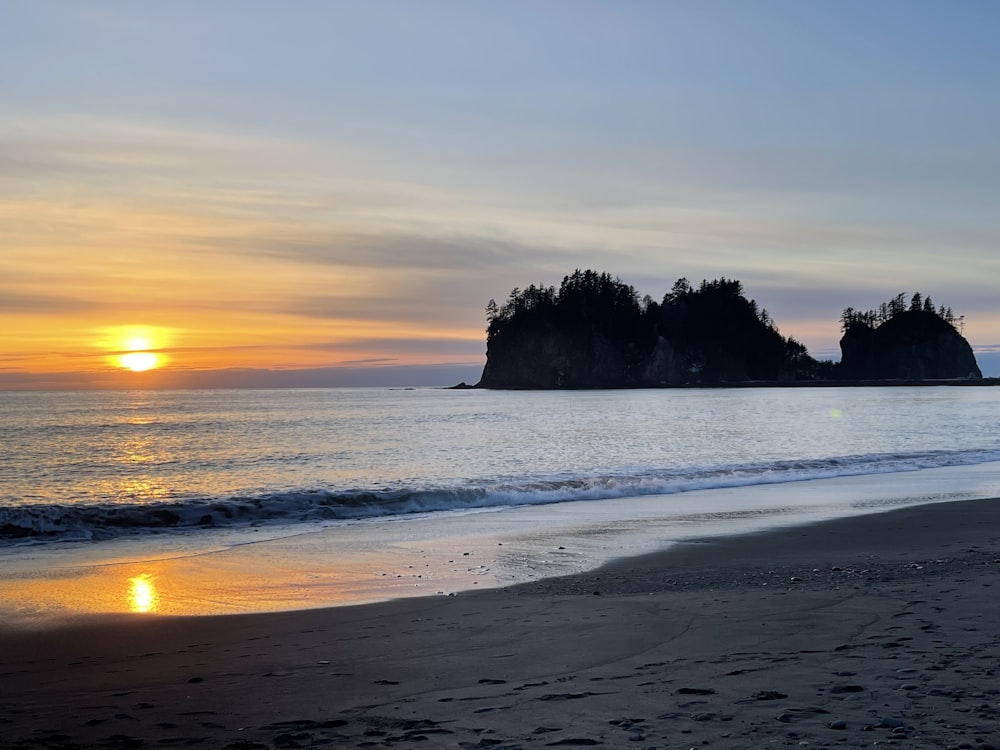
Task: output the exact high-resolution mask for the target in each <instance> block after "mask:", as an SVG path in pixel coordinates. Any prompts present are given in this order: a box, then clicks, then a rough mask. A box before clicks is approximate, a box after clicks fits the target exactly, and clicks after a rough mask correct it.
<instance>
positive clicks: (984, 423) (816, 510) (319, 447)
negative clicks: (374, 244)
mask: <svg viewBox="0 0 1000 750" xmlns="http://www.w3.org/2000/svg"><path fill="white" fill-rule="evenodd" d="M998 417H1000V389H994V388H958V387H926V388H921V387H914V388H817V389H721V390H700V389H691V390H636V391H577V392H529V391H523V392H521V391H519V392H503V391H478V390H465V391H454V390H443V389H442V390H439V389H303V390H243V391H241V390H212V391H104V392H94V391H91V392H2V393H0V446H2V453H0V561H2V562H3V564H4V567H5V571H6V572H5V573H0V579H2V580H0V583H3V582H6V583H7V584H10V582H11V580H13V579H19V577H20V578H23V577H24V576H25V575H26V573H25V572H24V571H25V570H27V569H28V568H29V567H30V569H31V570H32V571H34V572H33V573H32V575H35V576H37V575H38V572H37V571H38V570H45V569H53V570H54V569H57V568H59V569H65V568H66V567H67V566H69V567H74V566H75V568H76V575H77V577H80V575H82V573H81V571H82V570H84V569H96V568H98V567H101V566H105V567H107V566H108V565H109V564H110V563H109V561H113V562H114V564H116V565H117V564H123V563H124V562H128V563H136V562H141V561H148V560H150V559H154V558H167V557H171V558H193V557H198V558H199V559H200V560H201V561H202V564H207V562H206V561H215V562H217V563H219V564H222V562H225V565H227V566H228V565H230V564H235V563H233V562H232V561H233V560H236V559H240V560H242V561H243V562H241V563H239V564H240V565H244V569H245V567H246V566H249V567H250V568H253V567H254V566H260V565H266V566H270V568H269V569H270V570H277V569H279V568H281V567H282V566H286V567H288V566H290V569H291V568H294V571H293V573H290V574H289V578H288V579H287V580H284V583H282V580H283V579H280V576H279V579H280V580H279V579H275V578H274V577H273V576H272V577H271V578H269V579H268V581H267V584H266V585H265V586H264V589H265V593H261V592H260V591H258V593H257V594H256V595H255V596H257V597H258V598H259V599H261V601H258V602H257V603H256V604H254V603H253V602H249V601H248V600H247V595H245V592H244V591H243V590H242V589H241V587H240V586H237V585H232V584H231V583H230V585H227V586H225V587H223V589H221V590H219V591H215V593H214V594H213V597H214V598H213V601H214V602H215V604H213V605H211V606H207V605H206V606H204V607H202V608H200V609H199V608H198V607H193V608H192V607H191V606H187V607H186V608H185V607H181V606H180V605H178V611H185V612H188V611H199V612H200V611H229V609H228V608H227V607H228V605H227V604H226V602H227V601H239V602H241V604H240V607H243V608H251V609H252V608H267V607H268V606H272V605H273V606H275V607H276V608H281V607H283V606H307V605H312V604H316V603H328V602H327V600H328V599H329V598H330V596H331V595H330V593H329V587H327V588H326V589H324V588H323V586H315V587H314V588H315V589H316V590H319V589H322V590H323V591H325V592H326V593H323V594H319V593H316V591H313V592H312V593H309V592H305V593H300V595H297V597H298V598H295V599H294V601H291V600H289V599H288V598H287V597H286V596H285V594H286V593H287V591H289V590H292V589H295V588H296V587H297V586H298V587H301V586H302V585H303V584H302V581H301V580H300V579H302V577H303V576H306V577H309V576H310V575H311V576H312V577H313V578H312V580H314V579H315V577H316V575H317V571H318V570H319V571H322V572H323V575H324V576H326V579H328V580H327V583H329V582H330V580H332V579H333V578H335V579H336V586H335V588H337V591H338V593H337V595H336V596H335V597H333V598H336V599H338V600H343V601H354V600H358V601H360V600H371V599H374V598H388V597H392V596H395V595H397V594H398V588H399V583H398V582H399V581H402V580H405V579H406V578H408V577H411V576H409V574H403V573H400V572H399V571H400V570H405V569H408V566H409V569H412V566H413V565H414V561H418V562H419V561H423V562H420V564H421V565H423V566H424V567H425V568H426V571H425V572H426V579H425V578H423V577H422V575H423V574H420V575H421V578H420V581H419V584H417V585H411V586H410V589H413V590H414V592H415V593H426V592H427V590H431V591H432V593H437V592H438V591H444V590H446V589H455V588H462V587H463V585H466V586H467V585H468V584H469V582H468V580H467V579H468V578H469V577H470V576H472V575H476V576H481V575H484V571H485V573H489V575H488V576H487V578H488V580H486V579H479V580H476V581H475V583H480V582H482V583H484V584H488V585H499V584H503V583H507V582H511V581H517V580H525V579H526V578H530V577H533V576H539V575H551V574H558V573H561V572H567V571H571V570H579V569H582V568H586V567H588V566H592V565H594V564H598V563H600V562H602V561H604V560H606V559H610V558H611V557H614V556H616V555H622V554H629V553H631V552H639V551H646V550H647V549H652V548H656V547H657V546H660V547H662V546H665V545H666V544H668V543H670V542H671V541H673V540H676V539H679V538H683V537H690V536H696V535H698V534H700V533H705V534H708V533H728V532H732V531H739V530H745V529H747V528H763V527H767V526H773V525H778V524H781V523H789V522H799V521H801V520H803V519H806V520H808V519H809V518H813V517H830V516H833V515H842V514H846V513H862V512H869V511H871V510H873V509H874V510H877V509H880V508H882V507H888V506H891V505H895V504H904V503H915V502H928V501H933V500H952V499H954V500H959V499H963V498H965V497H981V496H992V495H993V494H1000V485H998V484H997V476H998V472H997V469H998V468H1000V430H998V429H997V424H998ZM942 472H944V474H942ZM473 537H475V538H476V539H478V541H474V540H473ZM569 537H572V538H573V539H574V543H575V545H576V546H575V547H574V553H575V555H574V554H573V553H570V552H567V553H566V554H562V555H553V554H551V550H552V549H554V548H559V547H565V545H556V540H557V539H565V538H569ZM444 539H446V540H449V541H448V542H447V543H445V542H442V541H441V540H444ZM435 540H437V543H438V545H439V549H438V548H436V547H435ZM457 540H461V543H460V542H459V541H457ZM483 540H487V541H488V544H489V545H492V546H494V547H496V546H498V545H499V546H502V545H503V544H505V543H506V544H507V550H505V552H504V556H503V558H502V559H499V558H498V557H497V556H496V555H494V556H493V557H491V559H490V560H489V561H488V564H481V565H480V566H479V568H476V567H475V566H472V567H467V568H464V569H463V568H461V567H460V566H457V565H456V564H455V563H454V559H455V555H458V554H464V553H461V552H459V551H458V550H460V547H461V545H462V544H464V545H465V546H466V547H468V548H469V549H473V548H474V549H476V550H478V551H479V552H478V553H477V554H480V556H481V553H482V550H483V549H485V548H486V547H485V546H484V543H483ZM497 540H503V541H497ZM595 540H597V541H595ZM476 545H478V546H476ZM435 549H437V552H434V550H435ZM428 550H431V551H428ZM467 551H468V550H467ZM438 552H440V555H439V557H441V561H439V562H440V565H438V566H437V567H435V566H434V565H433V564H432V562H433V561H434V560H437V557H434V556H435V555H437V554H438ZM362 553H363V554H362ZM213 555H215V557H212V556H213ZM359 555H360V557H359ZM365 555H368V557H364V556H365ZM372 555H374V557H372ZM248 556H249V557H248ZM254 556H256V557H254ZM468 556H471V554H470V555H468ZM244 558H246V559H244ZM250 558H253V559H252V560H251V559H250ZM362 558H364V559H365V560H367V562H364V563H362V562H359V561H360V560H361V559H362ZM432 558H433V560H432ZM444 558H448V563H447V564H445V563H444V562H443V560H444ZM373 559H377V560H379V562H378V564H377V565H376V563H373V562H372V560H373ZM262 561H263V562H262ZM296 561H297V562H296ZM448 565H451V566H452V567H451V568H448ZM373 566H374V567H373ZM236 567H237V568H238V567H239V565H236ZM377 567H381V568H382V570H381V571H376V570H375V568H377ZM446 569H447V570H446ZM448 570H450V571H452V572H453V573H454V574H455V575H452V576H451V577H450V578H449V577H448V575H446V573H447V571H448ZM307 574H308V575H307ZM220 575H221V574H220ZM226 575H227V576H231V575H237V576H239V575H240V574H239V573H233V571H232V570H229V572H228V573H227V574H226ZM414 575H416V574H414ZM4 576H6V578H4ZM455 576H458V577H457V578H456V577H455ZM386 578H389V579H390V580H391V581H393V582H396V583H393V584H391V585H390V584H389V583H387V582H386V581H384V580H383V581H379V580H376V579H386ZM228 580H230V582H231V581H232V579H231V578H230V579H228ZM463 580H464V581H465V583H464V584H463V583H462V581H463ZM331 585H332V584H331ZM247 586H248V587H249V588H251V589H252V588H253V586H250V584H249V583H248V584H247ZM283 586H284V588H282V587H283ZM379 587H381V588H379ZM277 589H281V591H282V592H285V593H282V594H280V595H279V594H277V593H276V590H277ZM346 590H356V591H359V592H362V593H359V594H358V595H357V596H356V597H355V598H354V599H351V597H350V596H348V595H345V594H344V592H345V591H346ZM268 592H269V593H268ZM373 592H374V593H373ZM380 592H381V593H380ZM4 596H7V597H8V598H9V597H11V596H14V594H12V593H10V590H8V591H7V593H6V594H5V593H4V589H3V588H2V587H0V598H2V597H4ZM199 596H200V595H199ZM323 597H327V598H326V599H324V598H323ZM251 598H252V597H251ZM268 602H271V605H269V604H268ZM8 603H9V602H8ZM21 604H23V602H22V603H21ZM189 604H190V603H189ZM19 606H20V605H19ZM29 609H30V607H29Z"/></svg>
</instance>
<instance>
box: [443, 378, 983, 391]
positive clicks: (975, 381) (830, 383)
mask: <svg viewBox="0 0 1000 750" xmlns="http://www.w3.org/2000/svg"><path fill="white" fill-rule="evenodd" d="M997 385H1000V377H994V376H988V377H982V378H941V379H931V380H906V379H901V380H738V381H732V382H726V383H677V384H673V385H658V386H652V385H634V386H630V385H622V386H595V387H593V388H582V387H581V388H569V387H552V388H542V387H532V386H509V387H500V386H488V385H480V384H479V383H475V384H474V385H469V384H468V383H466V382H464V381H463V382H461V383H458V384H456V385H450V386H442V387H443V388H444V389H445V390H451V391H475V390H480V391H635V390H652V391H658V390H665V391H669V390H699V389H701V390H715V389H720V388H729V389H733V388H914V387H925V386H926V387H929V388H930V387H941V386H971V387H989V386H997Z"/></svg>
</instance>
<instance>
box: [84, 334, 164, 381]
mask: <svg viewBox="0 0 1000 750" xmlns="http://www.w3.org/2000/svg"><path fill="white" fill-rule="evenodd" d="M102 333H103V336H102V338H101V340H100V342H99V344H98V345H99V346H101V347H102V348H104V349H105V350H106V351H107V350H110V351H109V352H108V354H109V359H110V361H111V362H112V363H113V364H114V365H115V366H116V367H120V368H122V369H124V370H131V371H132V372H146V371H147V370H154V369H156V368H158V367H162V366H163V365H164V364H165V363H166V357H165V356H164V355H163V353H162V349H163V347H164V346H165V345H166V344H167V340H168V337H169V336H170V333H171V332H170V331H168V330H167V329H165V328H159V327H155V326H118V327H114V328H106V329H104V330H103V332H102Z"/></svg>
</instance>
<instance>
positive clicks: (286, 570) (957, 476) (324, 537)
mask: <svg viewBox="0 0 1000 750" xmlns="http://www.w3.org/2000/svg"><path fill="white" fill-rule="evenodd" d="M988 497H1000V463H991V464H980V465H976V466H972V467H949V468H940V469H926V470H922V471H918V472H912V473H907V474H878V475H867V476H858V477H842V478H834V479H819V480H805V481H801V482H792V483H784V484H778V485H765V486H762V485H757V486H752V487H741V488H725V489H713V490H701V491H697V492H694V493H691V495H690V496H689V497H687V498H685V500H684V502H680V501H679V498H677V497H661V496H641V497H631V498H615V499H609V500H603V501H588V502H573V503H560V504H552V505H544V506H530V507H520V508H510V509H504V510H496V511H476V512H468V513H464V514H453V515H450V516H443V515H438V514H425V515H421V516H412V517H402V518H398V519H395V520H392V521H387V520H379V521H377V522H372V521H364V522H359V523H355V524H340V525H336V526H331V527H328V528H325V529H319V530H315V531H305V532H303V531H301V527H298V528H299V529H300V531H298V532H296V533H287V534H286V535H282V534H280V533H275V531H274V530H272V532H271V533H270V534H264V535H263V538H261V534H260V533H259V532H256V531H254V530H241V531H234V532H232V533H231V535H230V536H229V537H228V538H227V539H225V540H224V541H223V542H221V543H220V542H219V541H216V542H213V543H208V538H207V537H206V538H204V539H203V540H202V541H203V543H202V544H201V545H200V546H197V547H191V546H190V545H189V544H186V543H185V544H177V543H175V544H173V545H172V544H170V541H169V540H163V543H157V544H150V542H151V541H152V540H150V539H145V540H141V541H137V540H128V539H119V540H116V541H115V542H109V543H105V544H103V545H96V546H95V545H87V546H85V547H81V546H72V545H68V546H64V547H62V548H61V549H59V550H53V549H52V548H51V547H50V548H44V549H38V548H36V549H32V550H24V549H22V550H21V554H20V555H18V556H17V557H14V556H13V555H11V554H9V553H8V554H6V555H0V558H2V559H3V568H2V573H0V618H3V619H4V620H6V621H7V622H14V623H16V622H22V623H30V622H33V621H36V620H40V619H41V620H44V619H49V618H53V617H56V618H58V617H65V616H73V615H76V614H79V613H98V612H135V613H159V614H173V615H204V614H227V613H239V612H252V611H275V610H288V609H303V608H312V607H321V606H336V605H347V604H362V603H368V602H374V601H384V600H387V599H393V598H402V597H412V596H433V595H450V594H455V593H459V592H462V591H468V590H474V589H477V588H494V587H498V586H505V585H510V584H514V583H520V582H525V581H530V580H537V579H541V578H546V577H552V576H557V575H565V574H570V573H578V572H582V571H585V570H591V569H594V568H596V567H598V566H600V565H601V564H603V563H606V562H609V561H611V560H614V559H617V558H621V557H626V556H632V555H638V554H643V553H647V552H653V551H657V550H663V549H666V548H668V547H669V546H671V545H673V544H677V543H684V542H685V541H688V540H692V539H703V538H706V537H711V536H718V535H726V534H733V533H747V532H753V531H760V530H765V529H771V528H775V527H779V526H790V525H794V524H801V523H809V522H815V521H820V520H824V519H830V518H836V517H841V516H848V515H860V514H865V513H876V512H882V511H887V510H891V509H893V508H897V507H902V506H906V505H914V504H921V503H928V502H952V501H954V502H955V505H954V509H955V512H956V513H961V509H962V504H961V502H960V501H961V500H968V499H974V498H988ZM286 532H288V530H287V529H286Z"/></svg>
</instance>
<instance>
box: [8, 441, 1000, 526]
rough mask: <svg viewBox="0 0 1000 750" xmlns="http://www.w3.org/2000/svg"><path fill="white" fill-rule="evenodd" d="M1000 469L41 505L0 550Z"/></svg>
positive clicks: (762, 473) (942, 459) (11, 522)
mask: <svg viewBox="0 0 1000 750" xmlns="http://www.w3.org/2000/svg"><path fill="white" fill-rule="evenodd" d="M991 461H1000V451H990V450H977V451H937V452H921V453H907V454H900V453H895V454H869V455H862V456H844V457H834V458H825V459H815V460H803V461H775V462H769V463H748V464H736V465H729V466H716V467H706V468H698V469H684V470H677V469H670V470H644V471H638V472H631V473H620V474H618V473H616V474H603V475H600V474H595V475H589V476H588V475H576V476H561V475H553V476H544V477H542V476H534V477H531V476H529V477H522V478H517V479H507V480H489V481H481V482H478V483H477V482H469V483H463V484H457V485H454V486H425V487H397V488H380V489H373V488H369V489H344V490H336V489H311V488H302V489H292V490H289V491H287V492H280V493H271V494H266V495H261V496H258V497H226V498H196V499H191V500H183V501H172V502H148V503H95V504H54V503H53V504H46V503H34V504H29V505H19V506H17V507H8V508H0V544H5V545H10V544H43V543H48V542H53V541H82V540H104V539H112V538H115V537H121V536H135V535H141V534H150V533H193V532H196V531H197V530H199V529H207V528H218V527H240V526H244V527H251V526H261V525H278V524H300V523H316V522H337V521H349V520H358V519H370V518H379V517H392V516H404V515H408V514H414V513H446V512H456V511H467V510H473V509H486V508H503V507H511V506H521V505H541V504H547V503H560V502H571V501H580V500H604V499H611V498H620V497H634V496H640V495H644V496H648V495H661V494H663V495H666V494H670V495H673V494H677V493H683V492H691V491H695V490H705V489H719V488H729V487H745V486H752V485H762V484H776V483H784V482H796V481H804V480H809V479H827V478H835V477H846V476H860V475H866V474H884V473H894V472H905V471H916V470H919V469H929V468H939V467H945V466H963V465H973V464H980V463H986V462H991Z"/></svg>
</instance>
